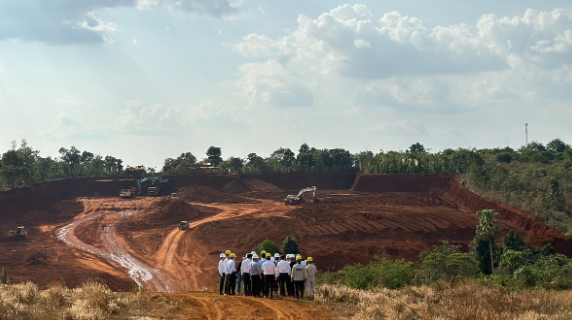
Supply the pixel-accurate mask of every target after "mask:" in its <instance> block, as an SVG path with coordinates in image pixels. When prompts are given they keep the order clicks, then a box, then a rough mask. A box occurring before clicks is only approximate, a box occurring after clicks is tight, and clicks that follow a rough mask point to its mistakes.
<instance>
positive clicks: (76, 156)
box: [59, 146, 81, 176]
mask: <svg viewBox="0 0 572 320" xmlns="http://www.w3.org/2000/svg"><path fill="white" fill-rule="evenodd" d="M59 152H60V159H61V160H62V161H63V163H64V171H65V173H66V174H67V175H68V176H73V175H75V174H76V172H77V168H78V167H79V165H80V163H81V152H80V151H79V150H78V149H77V148H76V147H75V146H72V147H71V148H70V149H69V150H68V149H66V148H64V147H61V148H60V150H59Z"/></svg>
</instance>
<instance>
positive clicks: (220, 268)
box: [218, 253, 226, 295]
mask: <svg viewBox="0 0 572 320" xmlns="http://www.w3.org/2000/svg"><path fill="white" fill-rule="evenodd" d="M225 259H226V254H224V253H221V254H220V260H219V262H218V276H219V280H220V284H219V286H218V293H219V294H220V295H223V293H224V292H223V290H224V279H225V275H226V268H225Z"/></svg>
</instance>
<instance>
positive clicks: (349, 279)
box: [343, 257, 415, 290]
mask: <svg viewBox="0 0 572 320" xmlns="http://www.w3.org/2000/svg"><path fill="white" fill-rule="evenodd" d="M375 260H376V261H374V262H371V263H370V264H369V265H367V266H362V265H361V264H356V265H353V266H347V267H345V268H344V270H343V274H344V276H345V279H346V283H347V284H348V285H349V286H350V287H352V288H355V289H362V290H370V289H372V288H375V287H377V286H381V287H385V288H389V289H399V288H403V287H404V286H406V285H410V284H411V283H412V281H413V278H414V277H415V268H414V267H413V263H412V262H409V261H406V260H404V259H402V260H390V259H387V258H385V257H381V258H380V257H375Z"/></svg>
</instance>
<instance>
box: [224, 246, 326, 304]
mask: <svg viewBox="0 0 572 320" xmlns="http://www.w3.org/2000/svg"><path fill="white" fill-rule="evenodd" d="M235 258H236V254H234V253H232V252H231V251H230V250H227V251H226V252H224V253H221V254H220V261H219V263H218V273H219V277H220V285H219V294H221V295H223V294H225V295H236V291H238V292H239V293H240V291H241V284H243V285H244V295H245V296H253V297H260V296H264V297H266V298H270V299H272V293H273V287H275V286H276V284H277V285H278V290H279V292H280V296H286V295H288V296H289V297H296V299H297V300H298V299H304V290H305V286H307V288H308V292H309V293H310V294H312V295H313V294H315V293H316V289H315V284H316V273H317V269H316V266H315V265H314V261H313V259H312V257H308V258H307V259H306V261H303V260H302V256H301V255H299V254H298V255H295V254H284V255H280V254H279V253H276V254H274V256H272V254H270V253H266V251H262V252H261V253H260V257H259V256H258V254H257V253H256V252H255V251H252V252H251V253H247V254H245V255H244V256H243V257H242V260H241V261H239V262H238V263H237V262H236V261H235ZM237 280H238V289H237ZM278 290H277V291H278Z"/></svg>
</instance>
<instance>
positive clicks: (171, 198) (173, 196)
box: [169, 193, 179, 201]
mask: <svg viewBox="0 0 572 320" xmlns="http://www.w3.org/2000/svg"><path fill="white" fill-rule="evenodd" d="M169 200H171V201H173V200H179V194H178V193H171V195H170V196H169Z"/></svg>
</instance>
